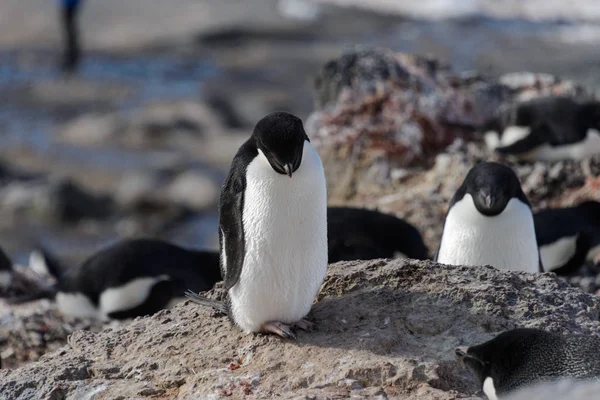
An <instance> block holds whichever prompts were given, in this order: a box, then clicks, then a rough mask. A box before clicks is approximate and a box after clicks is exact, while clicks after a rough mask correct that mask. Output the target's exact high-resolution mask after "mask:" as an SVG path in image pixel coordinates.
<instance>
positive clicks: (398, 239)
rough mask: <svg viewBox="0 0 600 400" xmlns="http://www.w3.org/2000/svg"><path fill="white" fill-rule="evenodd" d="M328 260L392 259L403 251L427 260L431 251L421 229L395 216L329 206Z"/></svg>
mask: <svg viewBox="0 0 600 400" xmlns="http://www.w3.org/2000/svg"><path fill="white" fill-rule="evenodd" d="M327 237H328V256H329V260H328V261H329V263H334V262H337V261H344V260H370V259H375V258H392V257H394V255H395V253H397V252H400V253H402V254H404V255H405V256H407V257H408V258H413V259H418V260H424V259H427V258H428V257H429V250H428V249H427V246H425V243H423V238H422V237H421V234H420V233H419V231H418V230H417V229H416V228H415V227H414V226H412V225H411V224H409V223H408V222H405V221H403V220H401V219H399V218H396V217H394V216H393V215H389V214H383V213H381V212H378V211H371V210H366V209H361V208H350V207H329V208H327Z"/></svg>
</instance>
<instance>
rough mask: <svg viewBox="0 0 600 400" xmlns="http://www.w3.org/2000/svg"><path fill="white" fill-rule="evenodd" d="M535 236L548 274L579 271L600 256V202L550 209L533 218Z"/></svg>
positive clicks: (566, 273) (536, 214)
mask: <svg viewBox="0 0 600 400" xmlns="http://www.w3.org/2000/svg"><path fill="white" fill-rule="evenodd" d="M533 220H534V222H535V234H536V237H537V241H538V246H539V248H540V255H541V257H542V264H543V265H544V269H545V270H546V271H551V272H555V273H557V274H559V275H568V274H571V273H573V272H576V271H577V270H578V269H579V268H580V267H581V266H582V265H583V264H584V263H585V262H597V261H598V258H599V257H600V202H597V201H592V200H590V201H584V202H582V203H580V204H578V205H576V206H574V207H567V208H549V209H546V210H541V211H539V212H537V213H535V214H534V215H533Z"/></svg>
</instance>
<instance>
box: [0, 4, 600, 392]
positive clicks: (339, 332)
mask: <svg viewBox="0 0 600 400" xmlns="http://www.w3.org/2000/svg"><path fill="white" fill-rule="evenodd" d="M334 3H335V4H334ZM350 3H353V2H352V1H345V0H335V1H333V0H332V1H329V0H318V1H314V2H311V1H304V0H282V1H279V0H261V1H256V2H253V7H252V8H251V9H246V8H240V3H239V2H238V1H236V0H233V1H229V0H227V1H222V2H219V3H218V6H214V4H216V3H214V2H210V1H203V0H178V1H177V3H176V6H173V5H172V3H169V4H168V5H167V4H163V5H158V4H157V5H156V7H153V8H152V9H150V8H145V2H144V1H142V0H130V1H128V2H127V4H126V5H125V4H124V3H123V2H120V1H116V0H107V1H105V2H87V3H86V5H85V8H84V12H83V14H82V26H83V34H84V44H85V48H86V57H85V59H84V63H83V65H82V68H81V70H80V74H79V75H77V76H73V77H70V78H69V79H65V78H64V77H62V76H60V74H58V72H57V70H56V67H55V65H56V64H55V61H56V58H57V57H58V51H57V46H58V44H59V37H58V33H57V32H58V28H57V26H55V25H54V24H56V20H55V19H51V18H49V17H48V16H49V15H54V12H55V11H56V10H55V9H54V7H55V5H56V4H55V3H52V2H47V1H41V0H29V1H27V2H24V1H21V0H8V1H6V2H4V3H3V4H2V5H1V6H0V8H1V10H0V61H2V65H3V67H2V68H0V93H1V94H2V98H3V99H4V101H3V102H0V134H2V139H3V142H2V143H3V147H2V162H1V163H0V244H1V246H2V248H3V249H5V250H6V251H7V252H8V254H9V255H11V256H12V257H13V258H14V259H15V260H16V261H18V262H19V263H22V264H26V263H27V258H26V255H27V254H28V252H29V251H30V250H31V248H32V247H33V246H34V245H35V244H36V243H38V242H40V241H41V242H43V243H44V244H45V245H46V246H47V247H50V248H51V249H52V250H53V251H54V252H55V253H57V254H58V255H59V256H60V257H61V258H62V259H63V260H64V261H65V263H66V264H67V265H69V264H70V265H73V264H75V263H77V262H80V261H81V260H82V259H83V258H85V257H87V256H89V255H90V254H91V253H93V252H94V251H96V250H97V249H98V248H99V247H101V246H103V245H106V244H108V243H111V242H113V241H115V240H117V239H118V238H121V237H128V236H140V235H144V236H158V237H163V238H167V239H169V240H172V241H175V242H178V243H180V244H183V245H188V246H193V247H215V246H216V235H215V226H216V217H215V210H216V199H217V195H218V190H219V184H220V182H221V180H222V178H223V176H224V174H225V172H226V170H227V167H228V163H229V160H230V159H231V157H232V156H233V154H234V152H235V151H236V149H237V147H238V146H239V144H240V143H241V142H242V141H243V140H245V138H246V137H247V135H248V134H249V131H250V129H251V127H252V125H253V124H254V123H255V122H256V120H258V119H259V118H260V117H262V116H263V115H264V114H266V113H268V112H270V111H273V110H276V109H285V110H291V111H293V112H294V113H296V114H298V115H300V116H301V117H302V118H304V119H305V126H306V129H307V132H308V133H309V135H310V136H311V139H312V141H313V143H315V145H317V146H318V149H319V152H320V154H321V156H322V158H323V161H324V164H325V166H326V172H327V175H328V183H329V198H330V204H331V205H344V204H348V205H357V206H365V207H369V208H378V209H380V210H382V211H385V212H390V213H393V214H395V215H398V216H400V217H403V218H405V219H407V220H408V221H410V222H412V223H413V224H414V225H415V226H417V227H418V229H419V230H420V231H421V232H422V234H423V236H424V238H425V241H426V243H427V245H428V246H429V247H430V249H431V250H435V248H436V247H437V244H438V241H439V237H440V235H441V229H442V225H441V223H442V221H443V216H444V213H445V211H446V205H447V203H448V201H449V199H450V197H451V196H452V195H453V193H454V191H455V189H456V188H457V187H458V185H459V184H460V182H461V180H462V178H463V177H464V175H465V174H466V172H467V171H468V169H469V168H470V167H471V166H472V165H473V164H474V163H475V162H477V161H480V160H484V159H491V160H500V159H499V158H498V157H497V156H496V155H494V154H492V153H490V152H489V151H488V150H487V149H486V148H485V147H484V146H483V144H482V142H481V140H480V139H479V137H478V135H477V133H476V128H477V126H478V124H480V123H481V122H482V121H483V120H484V119H485V118H486V117H487V116H489V115H491V113H493V112H494V110H495V109H496V108H497V107H498V106H502V105H503V104H506V103H511V102H514V101H520V100H525V99H528V98H532V97H535V96H540V95H549V94H557V95H558V94H560V95H568V96H585V97H593V96H594V95H595V94H597V92H598V90H597V87H598V82H599V79H598V74H597V68H596V67H595V66H597V65H598V62H597V61H598V52H597V51H596V47H597V40H596V39H597V36H598V32H599V31H598V29H597V25H595V24H597V13H595V11H594V12H585V13H583V14H582V12H581V10H582V9H587V10H589V3H588V0H578V1H577V2H574V3H573V4H572V5H571V6H570V7H569V10H568V14H565V13H563V12H562V11H560V12H559V13H558V14H557V12H556V10H558V9H560V10H563V11H564V7H562V6H557V5H556V4H558V3H556V4H555V3H552V4H550V3H548V2H545V6H544V7H543V10H542V11H543V12H542V13H540V12H537V13H536V12H535V9H536V7H531V6H532V5H533V4H534V3H536V1H534V0H532V1H529V2H528V4H529V6H527V7H524V6H523V7H522V4H524V2H518V3H519V7H513V6H514V5H515V4H516V3H515V2H513V1H512V0H506V1H502V2H490V1H487V0H481V1H469V2H465V6H464V7H463V8H461V9H456V8H453V9H452V10H450V9H445V8H444V7H445V4H446V2H429V1H423V2H420V3H418V4H417V3H415V2H404V1H399V2H395V6H394V10H390V9H385V12H384V13H381V12H380V11H381V10H382V9H381V8H379V3H382V4H383V3H387V4H391V3H389V2H377V1H370V2H368V4H367V3H366V2H361V7H363V8H364V9H363V8H361V9H358V8H353V7H346V6H347V5H348V4H350ZM452 3H455V2H452ZM173 4H175V3H173ZM448 4H449V3H448ZM338 5H342V6H343V7H339V6H338ZM365 5H366V7H365ZM432 5H433V6H435V7H437V8H435V7H434V8H435V9H432V8H428V7H430V6H432ZM586 6H587V8H586ZM373 9H378V10H380V11H376V12H373V11H372V10H373ZM141 10H143V12H142V11H141ZM423 10H425V11H423ZM473 10H475V12H474V13H473ZM510 10H512V11H511V12H512V14H511V13H510V12H508V11H510ZM447 11H453V12H455V11H458V12H462V13H463V17H464V16H467V17H466V18H465V19H458V20H453V19H451V20H445V19H440V20H436V21H435V22H433V23H432V22H428V21H423V20H419V19H412V18H410V16H411V15H419V13H421V16H423V15H422V14H423V13H425V14H426V16H427V17H433V18H438V17H439V15H438V16H437V17H436V12H441V13H442V14H443V13H444V12H447ZM538 11H539V10H538ZM393 13H398V15H392V14H393ZM415 13H416V14H415ZM440 15H441V14H440ZM477 15H480V16H481V15H483V18H480V17H477ZM556 15H560V16H561V19H563V22H561V23H558V24H555V23H553V22H548V21H553V20H555V19H556ZM407 16H409V17H407ZM446 16H447V15H446ZM442 17H444V16H442ZM488 17H501V18H505V17H506V18H509V19H508V20H493V19H490V18H488ZM515 17H517V18H522V20H519V21H516V20H512V18H515ZM444 18H445V17H444ZM573 20H575V21H579V20H585V21H586V22H585V23H569V22H564V21H573ZM349 21H351V23H349ZM540 21H545V22H540ZM165 22H168V23H165ZM367 33H368V34H367ZM350 44H352V45H354V44H363V45H364V46H358V48H357V50H355V51H346V52H345V53H343V55H342V56H340V53H341V49H343V48H346V49H347V47H346V46H348V45H350ZM371 45H376V46H379V47H381V46H386V47H390V48H393V49H395V50H386V49H384V48H380V49H375V50H373V48H372V47H371ZM396 49H403V50H405V51H415V52H418V53H422V54H424V53H427V54H429V55H427V56H415V55H411V54H407V53H399V52H397V51H396ZM490 49H493V51H491V50H490ZM49 60H51V62H50V61H49ZM327 60H331V61H329V62H327ZM326 62H327V63H326ZM324 63H326V64H324ZM474 70H476V71H480V72H473V71H474ZM521 70H526V71H545V72H552V73H554V74H560V75H564V77H568V78H573V77H575V78H577V79H576V80H573V79H561V77H559V76H558V75H550V74H548V73H522V72H517V73H508V72H510V71H521ZM464 71H466V72H464ZM313 89H314V90H313ZM501 161H505V162H509V163H510V164H511V165H512V166H513V167H514V168H515V170H516V171H517V173H518V174H519V176H520V177H521V179H522V182H523V186H524V189H525V192H526V193H527V195H528V196H529V197H530V199H531V200H532V203H533V205H534V208H535V209H540V208H544V207H547V206H567V205H571V204H574V203H576V202H578V201H581V200H584V199H597V200H600V158H598V157H596V158H593V159H590V160H585V161H583V162H574V161H565V162H559V163H536V164H520V163H515V162H512V161H511V160H501ZM24 274H25V275H26V277H27V278H29V279H32V280H35V279H37V278H38V277H35V276H33V275H32V274H30V273H29V272H24ZM568 282H570V283H571V285H572V286H573V287H569V286H568V285H566V284H565V283H564V281H563V280H560V279H557V278H555V277H553V276H550V275H542V276H540V277H538V278H536V279H533V278H531V277H529V278H528V277H525V276H524V275H521V274H503V273H500V272H497V271H494V270H491V269H487V268H482V269H477V272H476V273H473V270H467V269H464V268H460V267H457V268H445V267H441V266H437V265H435V264H423V263H422V264H412V263H410V262H409V263H402V262H392V263H387V262H372V263H346V264H338V265H335V266H332V267H331V268H330V273H329V277H328V280H327V282H326V284H325V286H324V287H323V291H322V294H321V295H320V298H319V301H318V302H317V303H316V305H315V309H314V313H313V314H314V318H315V320H316V322H317V323H318V325H319V326H320V330H319V331H318V332H316V333H312V334H301V336H300V340H299V342H298V343H291V342H286V341H281V340H278V339H277V338H273V337H266V336H262V335H258V336H243V335H240V334H239V333H238V332H237V331H236V330H235V329H233V328H232V327H231V326H230V324H229V323H228V322H227V321H226V320H225V319H222V318H217V317H215V316H212V314H210V313H209V312H205V311H203V310H200V309H197V308H194V307H193V306H192V305H183V306H179V307H177V308H175V309H174V310H173V311H170V312H168V311H166V312H163V313H160V314H159V315H156V316H154V317H150V318H144V319H139V320H136V321H134V322H133V323H131V324H127V323H125V324H122V325H121V324H111V325H105V324H102V323H99V322H97V321H86V320H65V319H64V318H63V317H62V316H60V315H59V314H58V313H57V312H56V310H55V308H54V305H53V304H52V303H51V302H48V301H38V302H34V303H31V304H29V305H23V306H18V307H16V306H10V305H8V304H7V303H6V302H4V301H3V300H2V299H0V356H1V357H2V362H3V367H4V368H9V369H12V370H4V371H0V389H1V391H0V393H2V396H0V397H3V396H4V395H5V393H10V395H6V396H8V398H23V399H25V398H31V397H32V396H33V397H36V396H37V397H40V398H46V397H48V398H56V399H58V398H73V399H79V398H89V399H94V398H113V397H116V398H118V397H119V396H123V397H124V398H129V397H134V398H140V397H141V398H153V397H154V398H160V397H163V398H165V397H167V398H168V397H174V396H175V395H179V396H180V397H181V398H197V397H200V396H201V395H206V396H207V397H209V398H220V397H228V396H230V397H233V398H239V397H242V396H243V395H247V396H248V397H249V398H260V397H262V398H269V397H271V396H274V395H280V396H281V397H283V398H287V397H290V398H294V397H299V398H343V397H348V396H351V395H354V396H357V397H364V398H377V397H378V396H379V397H380V398H385V397H388V398H394V397H395V398H415V399H419V400H420V399H454V398H473V397H474V396H479V395H481V393H478V392H477V388H476V387H475V386H474V383H473V381H472V380H471V378H470V377H469V375H468V373H467V372H466V371H465V370H463V369H462V368H460V366H459V365H458V364H457V363H456V362H455V360H454V359H453V354H452V349H453V347H454V346H456V345H459V344H470V343H474V342H479V341H483V340H486V339H488V338H489V337H491V336H493V335H494V334H495V333H497V332H499V331H501V330H504V329H508V328H511V327H514V326H539V327H543V328H548V329H557V330H563V331H574V332H595V333H597V331H598V327H597V321H598V314H597V311H596V304H597V298H596V297H592V296H590V295H588V294H584V293H583V292H587V293H590V294H596V295H599V294H600V277H599V276H598V273H597V269H596V268H595V267H594V266H592V265H589V266H586V267H585V268H584V269H582V270H581V271H580V272H579V273H578V274H577V275H576V276H573V277H569V278H568ZM24 284H25V286H23V287H21V288H18V289H15V290H14V291H12V292H11V293H5V294H4V295H15V294H20V293H23V292H26V291H27V287H28V286H27V284H34V283H31V282H29V283H24ZM494 286H498V289H493V291H492V289H491V288H492V287H494ZM577 287H579V288H581V289H583V292H582V291H580V290H579V289H577ZM486 291H487V292H486ZM215 294H216V293H215ZM431 310H433V312H428V311H431ZM455 321H457V322H456V323H454V322H455ZM105 328H106V329H108V330H105V331H103V332H101V331H102V330H103V329H105ZM81 330H85V332H84V331H81ZM69 335H71V340H70V344H69V345H67V347H62V346H64V345H65V343H66V342H67V337H68V336H69ZM55 350H57V351H55ZM48 352H52V353H51V354H48V355H46V356H44V354H45V353H48ZM40 357H42V359H41V360H40V361H39V362H35V363H30V362H31V361H36V360H39V359H40ZM273 360H277V361H273ZM17 367H21V368H19V369H15V368H17ZM297 371H299V372H297ZM121 391H122V393H120V392H121ZM303 396H304V397H303Z"/></svg>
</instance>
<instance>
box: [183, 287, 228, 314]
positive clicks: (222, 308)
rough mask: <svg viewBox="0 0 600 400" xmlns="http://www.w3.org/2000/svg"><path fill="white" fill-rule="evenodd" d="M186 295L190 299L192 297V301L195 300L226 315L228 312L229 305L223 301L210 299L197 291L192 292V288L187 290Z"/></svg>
mask: <svg viewBox="0 0 600 400" xmlns="http://www.w3.org/2000/svg"><path fill="white" fill-rule="evenodd" d="M185 297H187V298H188V299H190V300H191V301H193V302H194V303H196V304H199V305H201V306H204V307H210V308H212V309H214V310H216V311H218V312H220V313H221V314H224V315H227V314H228V312H227V305H226V304H225V303H223V302H222V301H218V300H212V299H208V298H206V297H203V296H199V295H197V294H196V293H194V292H192V291H191V290H187V291H186V292H185Z"/></svg>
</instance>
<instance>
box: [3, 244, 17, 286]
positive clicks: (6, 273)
mask: <svg viewBox="0 0 600 400" xmlns="http://www.w3.org/2000/svg"><path fill="white" fill-rule="evenodd" d="M13 278H14V270H13V266H12V261H11V260H10V258H8V256H7V255H6V253H4V251H3V250H2V249H1V248H0V291H6V290H8V289H9V288H10V287H11V285H12V283H13Z"/></svg>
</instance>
